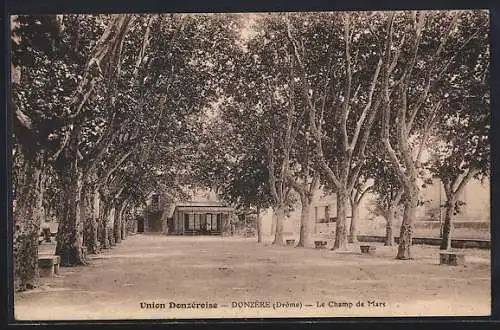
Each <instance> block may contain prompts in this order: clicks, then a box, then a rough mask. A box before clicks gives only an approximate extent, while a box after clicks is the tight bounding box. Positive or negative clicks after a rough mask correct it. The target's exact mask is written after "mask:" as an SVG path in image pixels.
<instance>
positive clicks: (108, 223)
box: [106, 205, 116, 247]
mask: <svg viewBox="0 0 500 330" xmlns="http://www.w3.org/2000/svg"><path fill="white" fill-rule="evenodd" d="M115 214H116V207H115V206H114V205H113V206H112V207H111V211H110V212H109V214H108V219H107V220H106V231H107V232H108V241H109V246H110V247H113V246H115V245H116V240H115V234H114V230H113V228H114V219H115Z"/></svg>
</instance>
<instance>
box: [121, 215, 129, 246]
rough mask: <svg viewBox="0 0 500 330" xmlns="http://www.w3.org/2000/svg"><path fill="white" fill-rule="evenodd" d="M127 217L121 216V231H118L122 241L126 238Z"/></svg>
mask: <svg viewBox="0 0 500 330" xmlns="http://www.w3.org/2000/svg"><path fill="white" fill-rule="evenodd" d="M127 216H128V215H126V214H125V215H122V225H121V231H120V237H121V239H122V241H123V240H124V239H125V238H126V237H127Z"/></svg>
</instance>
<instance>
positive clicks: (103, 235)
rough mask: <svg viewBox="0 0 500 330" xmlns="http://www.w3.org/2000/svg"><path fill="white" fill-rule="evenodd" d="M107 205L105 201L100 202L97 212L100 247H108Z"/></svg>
mask: <svg viewBox="0 0 500 330" xmlns="http://www.w3.org/2000/svg"><path fill="white" fill-rule="evenodd" d="M108 213H109V206H108V205H107V203H101V207H100V212H99V243H100V248H101V249H109V248H110V246H109V238H108V229H107V227H108V216H109V214H108Z"/></svg>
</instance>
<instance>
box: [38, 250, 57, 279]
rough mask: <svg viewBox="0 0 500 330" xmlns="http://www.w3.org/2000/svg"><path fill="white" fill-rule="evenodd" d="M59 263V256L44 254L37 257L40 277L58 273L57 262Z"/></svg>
mask: <svg viewBox="0 0 500 330" xmlns="http://www.w3.org/2000/svg"><path fill="white" fill-rule="evenodd" d="M60 263H61V257H59V256H52V255H45V256H39V257H38V270H39V272H40V277H48V276H52V275H54V274H59V264H60Z"/></svg>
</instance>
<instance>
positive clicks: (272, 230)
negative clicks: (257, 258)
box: [271, 211, 277, 235]
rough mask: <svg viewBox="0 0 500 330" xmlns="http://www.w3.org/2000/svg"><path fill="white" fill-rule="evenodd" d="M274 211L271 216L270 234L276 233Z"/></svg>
mask: <svg viewBox="0 0 500 330" xmlns="http://www.w3.org/2000/svg"><path fill="white" fill-rule="evenodd" d="M276 219H277V218H276V213H275V212H274V211H273V216H272V218H271V235H276V222H277V220H276Z"/></svg>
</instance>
